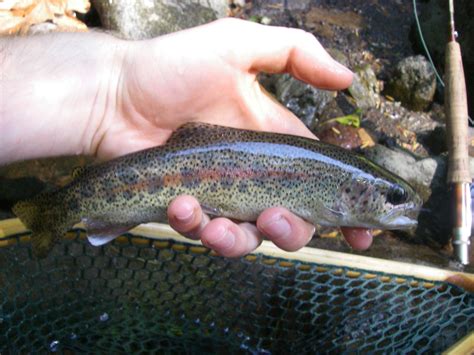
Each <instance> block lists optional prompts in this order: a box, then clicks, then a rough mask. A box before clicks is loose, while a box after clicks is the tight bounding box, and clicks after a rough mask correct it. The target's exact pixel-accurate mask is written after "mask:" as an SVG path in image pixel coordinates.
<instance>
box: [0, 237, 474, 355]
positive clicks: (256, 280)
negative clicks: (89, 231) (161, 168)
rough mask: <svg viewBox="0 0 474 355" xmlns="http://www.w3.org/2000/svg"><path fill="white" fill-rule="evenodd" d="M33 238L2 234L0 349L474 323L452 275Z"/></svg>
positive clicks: (258, 347) (444, 339) (327, 343)
mask: <svg viewBox="0 0 474 355" xmlns="http://www.w3.org/2000/svg"><path fill="white" fill-rule="evenodd" d="M28 240H29V237H28V234H27V233H26V234H19V235H15V236H11V237H8V238H7V239H3V240H2V241H1V242H2V243H3V247H1V248H0V268H1V270H2V272H1V273H0V285H1V288H0V353H30V352H45V351H46V352H47V351H51V352H69V353H70V351H72V352H78V353H79V352H91V353H92V352H93V353H101V352H107V353H118V352H133V353H149V352H157V351H168V352H173V353H174V352H179V353H203V352H217V353H253V354H267V353H288V352H297V353H309V352H313V353H314V352H318V353H339V352H346V353H347V352H354V351H357V352H362V353H377V352H378V353H387V352H390V353H392V352H400V351H403V352H404V353H410V352H413V353H420V352H433V351H441V350H445V349H446V348H448V347H449V346H450V345H452V344H453V343H454V342H456V341H457V340H459V339H460V338H461V337H462V336H464V335H466V334H467V333H468V332H469V331H471V330H473V328H474V295H473V294H470V293H468V292H466V291H463V290H462V289H460V288H458V287H456V286H453V285H450V284H447V283H441V282H435V283H427V282H426V281H423V280H418V279H414V278H400V277H399V276H397V275H396V274H395V273H394V274H393V275H389V274H376V273H367V272H365V271H363V270H351V269H346V268H338V267H333V266H328V265H320V264H315V263H308V262H299V261H295V260H291V261H290V260H284V259H272V258H269V257H268V256H264V255H253V256H249V257H246V258H242V259H238V260H231V259H225V258H221V257H218V256H215V255H213V253H212V252H210V251H209V250H207V249H205V248H203V247H198V246H194V245H191V244H185V243H181V242H177V241H174V240H158V241H154V240H149V239H145V238H141V237H137V236H132V235H130V234H128V235H125V236H122V237H120V238H118V239H117V240H116V241H114V242H113V243H110V244H108V245H106V246H103V247H100V248H97V247H92V246H90V245H89V244H88V242H87V241H86V240H85V237H84V234H83V232H82V231H80V230H74V231H72V232H70V233H69V234H68V238H67V239H66V240H65V241H64V242H62V243H61V244H59V245H57V246H55V248H54V250H53V252H52V253H51V254H50V255H49V256H48V257H47V258H46V259H41V260H37V259H35V258H33V257H32V254H31V248H30V244H29V241H28Z"/></svg>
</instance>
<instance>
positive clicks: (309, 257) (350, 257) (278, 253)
mask: <svg viewBox="0 0 474 355" xmlns="http://www.w3.org/2000/svg"><path fill="white" fill-rule="evenodd" d="M74 227H75V228H81V229H83V228H84V225H83V224H81V223H78V224H76V225H75V226H74ZM27 231H28V229H27V228H26V227H25V226H24V225H23V223H22V222H21V221H20V220H19V219H18V218H11V219H5V220H1V221H0V241H1V240H2V239H6V238H8V237H9V236H12V235H15V234H20V233H25V232H27ZM128 233H130V234H134V235H139V236H141V237H145V238H149V239H153V240H169V239H171V240H174V241H176V242H180V243H187V244H193V245H196V246H202V244H201V242H200V241H196V240H192V239H188V238H185V237H183V236H182V235H180V234H179V233H177V232H176V231H175V230H173V229H172V228H171V227H170V226H169V225H167V224H161V223H147V224H142V225H139V226H137V227H135V228H133V229H131V230H130V231H129V232H128ZM252 254H262V255H264V256H266V257H269V258H281V259H287V260H295V261H301V262H310V263H318V264H325V265H332V266H339V267H344V268H353V269H359V270H366V271H373V272H378V273H386V274H396V275H400V276H405V277H414V278H418V279H423V280H427V281H442V282H449V283H452V284H455V285H456V286H459V287H461V288H463V289H465V290H467V291H470V292H474V274H471V273H466V272H459V271H453V270H448V269H441V268H436V267H432V266H425V265H417V264H412V263H406V262H401V261H393V260H386V259H381V258H374V257H369V256H363V255H357V254H350V253H342V252H336V251H331V250H324V249H318V248H312V247H304V248H302V249H300V250H298V251H296V252H287V251H284V250H281V249H279V248H278V247H276V246H275V245H274V244H273V243H271V242H269V241H266V240H264V241H263V242H262V244H261V245H260V246H259V247H258V248H257V249H256V250H255V251H254V252H253V253H252Z"/></svg>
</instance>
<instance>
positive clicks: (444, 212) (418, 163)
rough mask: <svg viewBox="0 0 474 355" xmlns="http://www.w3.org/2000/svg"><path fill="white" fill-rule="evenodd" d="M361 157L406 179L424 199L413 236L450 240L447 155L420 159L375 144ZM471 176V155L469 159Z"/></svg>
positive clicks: (439, 242) (473, 163)
mask: <svg viewBox="0 0 474 355" xmlns="http://www.w3.org/2000/svg"><path fill="white" fill-rule="evenodd" d="M364 153H365V156H366V157H368V158H369V159H371V160H372V161H374V162H376V163H377V164H379V165H381V166H383V167H384V168H386V169H387V170H390V171H391V172H393V173H395V174H397V175H399V176H401V177H402V178H404V179H405V180H406V181H408V182H409V183H410V184H411V185H412V186H413V187H414V188H415V190H416V191H417V192H418V193H419V194H420V195H421V197H422V198H423V200H424V201H425V203H424V205H423V208H424V210H423V211H422V212H421V213H420V216H419V219H418V222H419V223H418V228H417V231H416V235H417V236H418V237H420V238H421V239H423V240H425V241H430V242H432V243H433V242H434V243H435V244H436V245H437V246H444V245H446V244H448V243H449V242H450V235H451V220H450V219H451V213H452V206H451V205H450V202H449V201H450V195H449V192H448V186H447V183H446V177H447V155H440V156H434V157H430V158H425V159H421V160H417V159H415V158H414V157H413V156H411V155H409V154H407V153H405V152H402V151H395V150H392V149H389V148H386V147H384V146H381V145H376V146H374V147H373V148H369V149H366V150H365V151H364ZM470 169H471V176H474V158H471V159H470Z"/></svg>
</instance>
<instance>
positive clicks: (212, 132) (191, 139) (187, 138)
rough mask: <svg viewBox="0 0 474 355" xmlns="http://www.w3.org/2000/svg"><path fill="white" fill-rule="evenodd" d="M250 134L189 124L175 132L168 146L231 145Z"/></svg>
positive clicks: (200, 124) (236, 130) (238, 130)
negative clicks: (223, 143)
mask: <svg viewBox="0 0 474 355" xmlns="http://www.w3.org/2000/svg"><path fill="white" fill-rule="evenodd" d="M250 133H252V132H251V131H246V130H242V129H237V128H231V127H225V126H217V125H213V124H209V123H202V122H189V123H186V124H184V125H182V126H181V127H179V128H178V129H177V130H176V131H174V133H173V134H172V135H171V136H170V138H169V139H168V141H167V142H166V145H172V146H174V147H175V148H178V149H179V148H187V147H190V146H193V147H197V146H202V145H207V144H210V143H220V142H226V143H229V142H232V141H235V140H237V139H241V138H242V137H244V136H248V135H249V134H250ZM253 133H255V132H253Z"/></svg>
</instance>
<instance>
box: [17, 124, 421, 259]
mask: <svg viewBox="0 0 474 355" xmlns="http://www.w3.org/2000/svg"><path fill="white" fill-rule="evenodd" d="M76 175H77V176H76V177H75V179H74V180H73V181H72V182H71V183H69V184H68V185H66V186H64V187H63V188H61V189H59V190H57V191H54V192H48V193H43V194H40V195H38V196H37V197H34V198H33V199H31V200H28V201H22V202H19V203H18V204H17V205H15V206H14V212H15V214H17V216H18V217H19V218H20V219H21V220H22V221H23V222H24V223H25V224H26V225H27V226H28V227H29V228H30V229H32V231H33V239H32V240H33V248H34V251H35V253H36V255H39V256H43V255H46V254H47V252H48V251H49V249H50V248H51V247H52V245H53V243H54V242H55V241H56V240H58V239H60V238H61V236H62V235H63V234H64V233H65V232H66V231H67V230H68V229H69V228H70V227H71V226H72V225H73V224H75V223H76V222H79V221H83V222H84V223H85V225H86V228H87V231H88V235H89V237H90V240H91V242H92V243H93V244H95V245H101V244H103V243H104V242H107V241H110V240H112V239H113V238H115V237H116V236H118V235H120V234H121V233H123V232H125V231H127V230H128V229H130V228H132V227H134V226H136V225H138V224H141V223H146V222H151V221H157V222H166V216H167V214H166V209H167V206H168V205H169V203H170V201H171V200H172V199H173V198H175V197H176V196H178V195H182V194H187V195H192V196H194V197H196V198H197V199H198V200H199V201H200V203H201V204H202V205H203V206H204V207H205V208H206V210H209V211H212V213H213V214H214V215H218V216H224V217H230V218H234V219H238V220H245V221H255V220H256V219H257V217H258V215H259V214H260V213H261V212H262V211H263V210H264V209H266V208H269V207H272V206H282V207H285V208H287V209H289V210H290V211H292V212H294V213H295V214H297V215H299V216H300V217H302V218H304V219H306V220H307V221H309V222H311V223H313V224H319V225H324V226H348V227H363V228H382V229H404V228H411V227H413V226H415V225H416V215H417V213H418V211H419V209H420V206H421V202H422V201H421V199H420V197H419V196H418V195H417V194H416V192H415V191H414V190H413V189H412V188H411V187H410V186H409V185H408V183H406V182H405V181H404V180H403V179H401V178H400V177H398V176H396V175H394V174H392V173H390V172H388V171H387V170H385V169H383V168H382V167H380V166H378V165H376V164H374V163H372V162H371V161H369V160H368V159H366V158H364V157H363V156H361V155H357V154H355V153H353V152H350V151H347V150H344V149H342V148H339V147H336V146H333V145H329V144H326V143H322V142H320V141H317V140H312V139H308V138H304V137H299V136H292V135H284V134H277V133H269V132H257V131H249V130H242V129H235V128H229V127H222V126H214V125H209V124H204V123H190V124H187V125H184V126H182V127H181V128H179V129H178V130H177V131H176V132H175V133H174V134H173V135H172V136H171V137H170V139H169V140H168V142H167V143H166V144H165V145H162V146H158V147H155V148H151V149H147V150H144V151H140V152H136V153H132V154H129V155H126V156H123V157H120V158H117V159H115V160H112V161H109V162H106V163H102V164H97V165H93V166H90V167H88V168H86V169H84V170H83V171H82V172H79V173H77V174H76Z"/></svg>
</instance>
